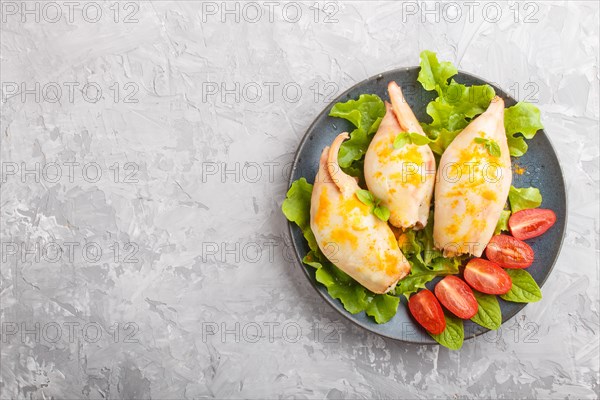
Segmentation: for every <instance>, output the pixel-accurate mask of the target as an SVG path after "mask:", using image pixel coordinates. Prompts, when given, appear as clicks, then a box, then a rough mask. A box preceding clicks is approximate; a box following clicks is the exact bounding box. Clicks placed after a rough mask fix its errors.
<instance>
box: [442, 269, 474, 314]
mask: <svg viewBox="0 0 600 400" xmlns="http://www.w3.org/2000/svg"><path fill="white" fill-rule="evenodd" d="M435 297H437V298H438V300H439V301H440V303H442V304H443V305H444V307H446V308H447V309H448V310H449V311H450V312H451V313H452V314H454V315H456V316H457V317H458V318H462V319H470V318H473V316H474V315H475V314H477V308H478V305H477V300H475V296H474V295H473V291H472V290H471V288H470V287H469V286H468V285H467V284H466V283H465V282H464V281H463V280H462V279H460V278H458V277H456V276H452V275H448V276H447V277H445V278H444V279H442V280H441V281H439V282H438V283H437V285H435Z"/></svg>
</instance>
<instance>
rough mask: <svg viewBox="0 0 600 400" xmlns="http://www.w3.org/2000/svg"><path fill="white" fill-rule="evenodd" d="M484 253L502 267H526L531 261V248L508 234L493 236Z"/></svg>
mask: <svg viewBox="0 0 600 400" xmlns="http://www.w3.org/2000/svg"><path fill="white" fill-rule="evenodd" d="M485 255H486V256H487V258H488V260H490V261H493V262H495V263H496V264H498V265H500V266H501V267H503V268H513V269H517V268H527V267H529V266H530V265H531V264H532V263H533V249H532V248H531V247H529V245H528V244H527V243H525V242H523V241H521V240H519V239H517V238H514V237H512V236H508V235H496V236H494V237H493V238H492V240H490V242H489V243H488V245H487V247H486V248H485Z"/></svg>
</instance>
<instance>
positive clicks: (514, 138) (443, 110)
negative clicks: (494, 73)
mask: <svg viewBox="0 0 600 400" xmlns="http://www.w3.org/2000/svg"><path fill="white" fill-rule="evenodd" d="M420 57H421V62H420V66H421V69H420V71H419V77H418V81H419V82H420V83H421V85H422V86H423V88H424V89H425V90H428V91H431V90H435V91H436V92H437V94H438V97H437V98H436V99H434V100H433V101H431V102H430V103H429V104H428V105H427V114H428V115H429V116H430V117H431V119H432V121H431V122H430V123H421V125H422V126H423V130H424V131H425V132H426V133H427V135H428V136H429V138H430V139H432V143H430V144H429V147H431V150H432V151H433V152H434V153H435V154H437V155H441V154H442V153H443V152H444V150H446V148H447V147H448V146H449V145H450V143H451V142H452V140H454V138H455V137H456V135H458V133H460V131H461V130H462V129H464V128H465V127H466V126H467V125H468V124H469V122H470V121H471V120H472V119H473V118H474V117H476V116H477V115H479V114H481V113H482V112H484V111H485V110H486V109H487V107H488V106H489V104H490V101H491V100H492V98H493V97H494V96H495V91H494V89H493V88H492V87H491V86H490V85H473V86H466V85H462V84H460V83H457V82H456V81H455V80H451V81H450V83H448V80H449V79H450V78H452V77H453V76H454V75H456V74H457V69H456V68H455V67H454V66H453V65H452V64H451V63H449V62H439V61H438V59H437V56H436V54H435V53H433V52H431V51H428V50H425V51H423V52H422V53H421V56H420ZM504 127H505V129H506V136H507V141H508V147H509V151H510V155H511V156H513V157H520V156H522V155H523V154H525V152H527V148H528V147H527V143H526V142H525V139H532V138H533V137H534V136H535V134H536V132H537V131H538V130H540V129H543V126H542V123H541V121H540V110H539V109H538V108H537V107H535V106H534V105H532V104H530V103H524V102H519V103H517V104H516V105H514V106H512V107H509V108H507V109H506V110H505V114H504ZM518 134H519V135H518Z"/></svg>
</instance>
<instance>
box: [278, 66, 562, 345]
mask: <svg viewBox="0 0 600 400" xmlns="http://www.w3.org/2000/svg"><path fill="white" fill-rule="evenodd" d="M418 74H419V68H418V67H412V68H403V69H397V70H393V71H388V72H385V73H382V74H379V75H377V76H374V77H372V78H369V79H367V80H365V81H363V82H360V83H358V84H356V85H354V86H353V87H352V88H350V89H349V90H347V91H346V92H344V93H343V94H342V95H340V96H339V97H338V98H337V99H335V100H334V101H333V102H332V103H331V104H330V105H329V106H327V108H325V109H324V110H323V111H322V112H321V113H320V114H319V116H318V117H317V118H316V119H315V121H314V122H313V123H312V125H311V126H310V127H309V128H308V131H307V132H306V134H305V135H304V138H303V139H302V142H301V143H300V146H299V147H298V150H297V152H296V157H295V159H294V163H293V167H292V172H291V177H290V185H291V183H292V182H293V181H295V180H296V179H299V178H301V177H305V178H306V179H307V181H309V182H311V183H312V182H314V179H315V174H316V173H317V167H318V164H319V156H320V154H321V151H322V150H323V148H324V147H325V146H328V145H329V144H330V143H331V142H332V141H333V139H334V138H335V137H336V136H337V135H338V134H339V133H340V132H343V131H348V132H351V131H352V130H353V129H354V127H353V126H352V125H351V124H350V123H349V122H347V121H345V120H342V119H339V118H332V117H329V116H328V114H329V110H330V109H331V107H332V106H333V104H335V103H337V102H340V101H347V100H350V99H356V98H358V96H359V95H361V94H364V93H373V94H377V95H378V96H380V97H381V98H382V99H386V100H387V99H389V97H388V94H387V84H388V82H390V81H392V80H394V81H396V82H397V83H398V84H399V85H400V86H401V87H402V90H403V92H404V95H405V97H406V99H407V101H408V103H409V104H410V106H411V108H412V109H413V111H414V113H415V114H416V116H417V118H418V119H419V120H420V121H429V120H430V118H429V116H428V115H427V114H426V112H425V109H426V106H427V103H429V102H430V101H431V100H433V98H434V97H435V93H434V92H427V91H425V90H424V89H423V88H422V87H421V84H420V83H419V82H417V76H418ZM455 79H456V81H457V82H459V83H463V84H466V85H481V84H484V83H487V84H488V85H491V86H493V87H494V89H495V90H496V94H497V95H498V96H500V97H502V98H503V99H504V100H505V102H506V107H510V106H512V105H514V104H516V101H515V99H513V98H512V97H510V96H509V95H508V94H506V93H505V92H504V91H502V90H501V89H500V88H498V87H497V86H495V85H493V84H492V83H490V82H486V81H484V80H482V79H480V78H478V77H476V76H473V75H471V74H467V73H464V72H459V73H458V75H457V76H455ZM527 142H528V144H529V151H528V152H527V153H526V154H525V155H524V156H523V157H520V158H518V159H513V170H514V165H515V163H516V164H518V165H519V166H522V167H523V168H524V169H525V171H526V172H525V173H523V174H522V175H518V174H513V185H514V186H516V187H527V186H535V187H537V188H539V189H540V191H541V193H542V196H543V203H542V205H541V207H543V208H549V209H552V210H554V212H555V213H556V216H557V220H556V224H555V225H554V226H553V227H552V228H551V229H550V230H549V231H548V232H546V233H545V234H544V235H542V236H540V237H537V238H535V239H532V240H528V241H527V243H529V245H531V247H532V248H533V250H534V251H535V261H534V263H533V265H531V267H529V268H528V269H527V271H529V273H531V275H532V276H533V278H534V279H535V280H536V282H537V283H538V284H539V285H540V287H541V286H542V285H543V284H544V282H545V281H546V279H547V278H548V276H549V275H550V272H551V271H552V268H553V267H554V263H555V261H556V258H557V257H558V253H559V251H560V247H561V245H562V240H563V235H564V232H565V225H566V192H565V184H564V179H563V174H562V171H561V167H560V164H559V162H558V158H557V156H556V153H555V151H554V149H553V147H552V144H551V143H550V141H549V140H548V137H547V136H546V134H545V132H544V131H541V132H538V133H537V135H536V136H535V137H534V139H532V140H528V141H527ZM289 231H290V235H291V238H292V243H293V245H294V250H295V253H296V256H297V259H298V263H299V265H300V267H301V268H302V270H303V271H304V273H305V274H306V276H307V278H308V279H309V280H310V282H311V283H312V284H313V286H314V288H315V289H316V290H317V292H318V293H319V294H320V295H321V297H323V299H324V300H325V301H326V302H327V303H329V304H330V305H331V306H332V307H333V308H335V309H336V310H337V311H338V312H339V313H340V314H341V315H343V316H344V317H345V318H347V319H349V320H350V321H352V322H354V323H355V324H357V325H359V326H361V327H363V328H365V329H367V330H369V331H371V332H373V333H376V334H379V335H381V336H385V337H388V338H391V339H396V340H400V341H404V342H411V343H421V344H437V342H435V341H434V340H433V339H432V338H431V337H430V336H429V335H428V334H427V332H426V331H425V330H424V329H422V328H421V327H420V326H419V325H418V324H417V323H416V322H415V321H414V319H413V318H412V317H411V316H410V314H409V312H408V307H407V305H406V299H405V298H404V297H403V296H401V304H400V305H399V307H398V313H397V314H396V315H395V316H394V318H393V319H392V320H390V321H389V322H388V323H385V324H377V323H375V321H374V320H373V319H372V318H371V317H369V316H367V315H366V314H365V313H364V312H362V313H359V314H356V315H352V314H350V313H349V312H348V311H346V310H345V309H344V307H343V306H342V304H341V303H340V302H339V301H338V300H336V299H333V298H331V297H330V296H329V294H328V293H327V289H326V288H325V287H324V286H323V285H321V284H319V283H318V282H317V281H316V280H315V270H314V269H313V268H312V267H310V266H307V265H305V264H303V263H302V261H301V260H302V258H303V257H304V255H305V254H306V253H307V252H308V251H309V249H308V244H307V243H306V241H305V240H304V237H303V236H302V233H301V231H300V229H299V228H298V227H297V226H296V225H294V224H292V223H290V226H289ZM436 282H437V280H434V281H432V282H430V283H429V284H428V285H427V286H428V287H429V289H431V290H433V287H434V286H435V283H436ZM542 294H543V290H542ZM499 300H500V307H501V309H502V319H503V323H505V322H506V321H508V320H509V319H511V318H512V317H513V316H514V315H515V314H517V313H518V312H519V311H520V310H521V309H523V307H525V305H526V304H520V303H511V302H505V301H503V300H502V299H499ZM541 301H544V300H543V299H542V300H541ZM487 331H488V329H486V328H483V327H481V326H479V325H477V324H475V323H473V322H471V321H465V339H469V338H473V337H475V336H477V335H480V334H482V333H485V332H487Z"/></svg>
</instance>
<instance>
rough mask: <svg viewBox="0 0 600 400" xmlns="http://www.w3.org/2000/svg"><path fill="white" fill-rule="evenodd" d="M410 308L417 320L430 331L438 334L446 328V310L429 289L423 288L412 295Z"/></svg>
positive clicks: (409, 302)
mask: <svg viewBox="0 0 600 400" xmlns="http://www.w3.org/2000/svg"><path fill="white" fill-rule="evenodd" d="M408 309H409V310H410V313H411V314H412V316H413V317H415V319H416V320H417V322H418V323H419V324H421V326H422V327H423V328H425V329H426V330H427V331H428V332H430V333H432V334H434V335H438V334H440V333H442V332H443V331H444V329H446V319H445V318H444V310H442V306H440V303H439V302H438V301H437V299H436V298H435V296H434V295H433V293H431V292H430V291H429V290H427V289H425V290H421V291H420V292H419V293H417V294H413V295H412V296H410V299H409V300H408Z"/></svg>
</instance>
